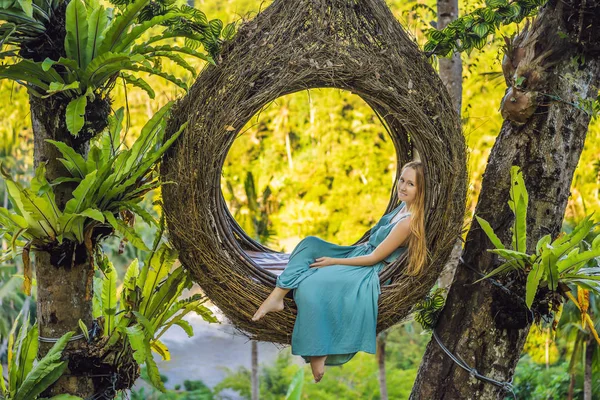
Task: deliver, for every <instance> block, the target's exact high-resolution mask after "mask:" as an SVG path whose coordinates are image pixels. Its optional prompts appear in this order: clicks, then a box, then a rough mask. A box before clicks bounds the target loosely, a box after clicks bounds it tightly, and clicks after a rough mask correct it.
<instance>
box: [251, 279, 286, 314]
mask: <svg viewBox="0 0 600 400" xmlns="http://www.w3.org/2000/svg"><path fill="white" fill-rule="evenodd" d="M290 290H291V289H284V288H280V287H275V289H273V291H272V292H271V294H269V297H267V299H266V300H265V301H263V303H262V304H261V305H260V307H259V308H258V310H257V311H256V312H255V313H254V316H253V317H252V321H258V320H259V319H261V318H262V317H264V316H265V314H266V313H268V312H271V311H281V310H283V298H284V297H285V295H286V294H287V292H289V291H290Z"/></svg>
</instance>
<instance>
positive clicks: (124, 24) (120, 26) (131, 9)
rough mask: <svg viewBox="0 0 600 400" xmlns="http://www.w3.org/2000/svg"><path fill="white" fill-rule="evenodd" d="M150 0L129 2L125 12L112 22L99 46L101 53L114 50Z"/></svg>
mask: <svg viewBox="0 0 600 400" xmlns="http://www.w3.org/2000/svg"><path fill="white" fill-rule="evenodd" d="M149 2H150V0H137V1H134V2H133V3H131V4H129V5H128V6H127V8H125V11H124V12H123V14H120V15H118V16H117V17H116V18H115V19H114V20H112V22H111V23H110V25H109V27H108V29H107V31H106V34H105V36H104V40H103V41H102V43H101V45H100V46H99V50H98V52H99V54H103V53H106V52H109V51H113V50H114V48H115V47H116V46H117V45H118V44H119V43H120V42H121V40H123V38H124V37H125V36H126V35H127V31H128V30H129V27H130V26H131V25H132V24H133V23H134V22H135V20H136V19H137V16H138V14H139V13H140V11H141V10H142V9H143V8H144V7H146V6H147V5H148V3H149Z"/></svg>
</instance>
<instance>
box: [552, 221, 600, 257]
mask: <svg viewBox="0 0 600 400" xmlns="http://www.w3.org/2000/svg"><path fill="white" fill-rule="evenodd" d="M590 218H591V215H588V216H586V217H585V218H584V219H583V220H581V222H580V223H579V224H577V226H576V227H575V229H574V230H573V231H572V232H571V233H569V234H568V235H565V236H563V237H561V238H558V239H556V240H555V241H554V242H553V243H552V247H553V248H554V250H553V252H554V254H555V255H556V257H557V258H561V257H562V256H563V255H565V254H567V253H569V252H570V251H571V249H573V248H574V247H576V246H578V245H579V243H581V241H582V240H583V239H585V237H586V236H587V235H588V233H589V232H590V230H591V229H592V227H593V225H594V223H593V221H591V220H590Z"/></svg>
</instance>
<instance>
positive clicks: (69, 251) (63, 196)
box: [30, 98, 94, 398]
mask: <svg viewBox="0 0 600 400" xmlns="http://www.w3.org/2000/svg"><path fill="white" fill-rule="evenodd" d="M47 103H52V101H49V102H47ZM54 104H55V105H56V106H57V108H58V109H55V110H54V111H53V112H52V113H51V110H50V109H48V108H46V107H44V106H42V105H41V104H40V102H39V101H38V100H37V99H33V98H32V99H31V101H30V106H31V119H32V127H33V133H34V166H35V167H36V168H37V166H38V165H40V163H43V162H47V164H46V177H47V178H48V179H49V180H51V179H55V178H57V177H59V176H68V171H66V170H65V168H64V166H63V165H62V164H61V163H60V161H58V158H59V157H61V155H60V152H58V150H57V149H56V147H55V146H53V145H51V144H50V143H47V142H45V140H46V139H52V140H60V141H63V142H66V143H67V144H69V145H70V146H75V147H76V149H77V150H78V152H79V153H80V154H86V153H87V146H86V145H79V146H77V145H76V144H75V143H73V141H72V140H71V135H70V134H69V132H68V131H66V129H64V126H62V124H61V123H60V118H56V115H59V114H60V113H61V112H62V113H64V108H63V107H61V106H60V104H58V103H54ZM54 191H55V194H56V202H57V205H58V207H59V209H64V205H65V204H66V202H67V201H68V200H69V199H70V198H71V193H72V191H73V187H72V186H70V185H68V184H61V185H58V186H55V187H54ZM63 243H64V244H65V245H64V246H60V247H58V246H54V247H50V248H48V249H47V251H36V252H35V253H34V258H35V273H36V279H37V316H38V324H39V332H40V337H41V338H56V339H57V338H60V337H61V336H62V335H64V334H65V333H67V332H69V331H75V334H79V333H81V331H80V329H79V325H78V321H79V320H80V319H81V320H82V321H83V322H84V323H85V324H86V325H87V326H90V327H91V326H92V303H91V297H89V295H90V294H91V293H92V286H91V282H90V281H89V276H90V274H93V268H92V267H91V266H90V262H89V256H88V254H87V252H86V250H85V247H84V246H74V243H72V242H69V241H65V242H63ZM86 292H87V293H88V297H87V298H86ZM52 345H53V343H47V342H44V341H41V340H40V346H39V357H40V358H41V357H43V356H44V355H45V354H46V353H47V352H48V350H49V349H50V348H51V347H52ZM85 347H86V342H85V340H77V341H73V342H71V343H69V345H68V346H67V348H66V349H65V351H64V352H63V357H64V358H69V355H70V354H71V353H74V352H80V351H81V350H82V349H84V348H85ZM62 393H70V394H73V395H77V396H80V397H83V398H85V397H87V396H90V395H92V394H94V384H93V382H92V379H91V378H89V377H87V376H78V374H77V371H75V370H70V369H69V370H67V371H66V373H65V374H64V375H63V376H62V377H61V378H59V380H58V381H57V382H56V384H54V385H53V386H52V387H51V388H50V389H49V390H48V391H46V392H45V395H46V396H52V395H57V394H62Z"/></svg>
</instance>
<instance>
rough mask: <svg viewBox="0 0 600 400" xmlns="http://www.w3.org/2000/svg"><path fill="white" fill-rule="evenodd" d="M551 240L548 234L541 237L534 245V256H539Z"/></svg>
mask: <svg viewBox="0 0 600 400" xmlns="http://www.w3.org/2000/svg"><path fill="white" fill-rule="evenodd" d="M551 240H552V237H551V236H550V235H549V234H548V235H545V236H542V237H541V238H540V240H538V242H537V244H536V245H535V254H537V255H538V256H539V255H540V254H541V252H542V249H546V248H547V247H546V246H547V245H548V244H549V243H550V241H551Z"/></svg>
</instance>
